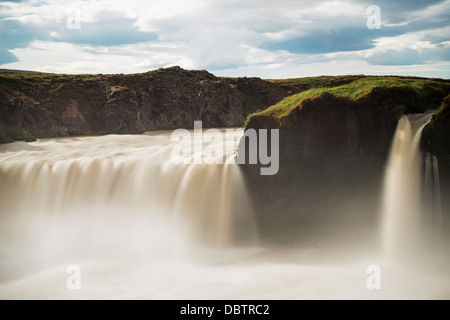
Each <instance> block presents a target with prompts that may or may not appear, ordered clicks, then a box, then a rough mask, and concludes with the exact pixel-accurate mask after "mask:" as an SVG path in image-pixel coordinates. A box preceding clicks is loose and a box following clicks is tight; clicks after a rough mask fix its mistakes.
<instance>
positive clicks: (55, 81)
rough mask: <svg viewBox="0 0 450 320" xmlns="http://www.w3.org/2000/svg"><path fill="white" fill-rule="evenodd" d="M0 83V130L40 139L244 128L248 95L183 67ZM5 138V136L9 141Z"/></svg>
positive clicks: (220, 80) (215, 79)
mask: <svg viewBox="0 0 450 320" xmlns="http://www.w3.org/2000/svg"><path fill="white" fill-rule="evenodd" d="M37 79H38V80H37V82H38V85H36V84H35V83H34V82H33V81H36V80H35V79H28V80H23V81H22V80H9V79H1V80H2V81H0V102H1V108H0V116H1V117H0V128H3V130H2V134H0V136H2V137H3V138H1V139H2V141H3V142H5V140H7V137H6V136H7V135H6V130H8V128H17V129H18V130H21V131H23V132H27V134H30V135H35V136H36V137H52V136H58V135H64V134H70V135H78V134H107V133H142V132H144V131H150V130H158V129H175V128H193V125H194V121H196V120H202V121H203V127H204V128H208V127H233V126H242V125H243V124H244V115H243V109H242V108H243V102H244V95H243V94H242V93H241V92H240V91H239V90H238V89H237V86H236V85H234V84H232V83H230V82H227V81H225V80H223V79H220V78H217V77H215V76H214V75H212V74H210V73H208V72H206V71H187V70H184V69H181V68H179V67H173V68H167V69H159V70H155V71H151V72H147V73H142V74H132V75H92V76H69V75H65V76H64V75H63V76H58V75H54V76H51V77H50V80H49V79H47V78H42V81H40V80H41V79H39V77H38V78H37ZM5 137H6V138H5Z"/></svg>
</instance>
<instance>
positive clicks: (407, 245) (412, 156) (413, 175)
mask: <svg viewBox="0 0 450 320" xmlns="http://www.w3.org/2000/svg"><path fill="white" fill-rule="evenodd" d="M431 117H432V114H430V113H427V114H414V115H407V116H403V117H402V118H401V119H400V121H399V123H398V125H397V130H396V132H395V135H394V140H393V143H392V147H391V151H390V155H389V160H388V165H387V168H386V172H385V180H384V187H383V193H382V241H383V243H382V244H383V245H382V249H383V254H384V256H385V257H386V258H388V259H390V260H402V259H404V258H412V257H414V256H418V253H420V252H423V250H426V248H427V247H428V246H429V245H432V242H430V238H431V237H430V234H435V235H437V234H439V232H437V230H438V229H439V228H440V193H439V172H438V164H437V159H436V157H435V156H432V155H430V154H427V155H426V156H425V159H424V160H422V158H423V156H422V153H421V152H420V150H419V147H420V140H421V136H422V131H423V128H424V127H425V126H426V125H427V124H428V122H429V121H430V120H431Z"/></svg>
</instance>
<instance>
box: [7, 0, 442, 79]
mask: <svg viewBox="0 0 450 320" xmlns="http://www.w3.org/2000/svg"><path fill="white" fill-rule="evenodd" d="M371 5H375V6H377V7H378V8H379V9H380V16H379V19H378V16H377V12H376V10H372V9H373V7H369V6H371ZM368 9H369V10H368ZM377 21H380V22H381V24H380V26H379V28H374V27H377V25H376V23H377ZM174 65H179V66H181V67H183V68H186V69H206V70H208V71H210V72H212V73H214V74H216V75H219V76H259V77H263V78H287V77H302V76H316V75H325V74H329V75H335V74H361V73H365V74H400V75H418V76H428V77H442V78H450V0H395V1H394V0H373V1H365V0H342V1H334V0H330V1H328V0H324V1H320V0H319V1H303V0H276V1H272V0H244V1H243V0H239V1H238V0H214V1H213V0H183V1H181V0H163V1H162V0H158V1H153V0H85V1H61V0H42V1H41V0H30V1H0V68H8V69H21V70H37V71H45V72H57V73H134V72H145V71H148V70H153V69H157V68H160V67H168V66H174Z"/></svg>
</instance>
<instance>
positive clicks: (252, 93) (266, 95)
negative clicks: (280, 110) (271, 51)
mask: <svg viewBox="0 0 450 320" xmlns="http://www.w3.org/2000/svg"><path fill="white" fill-rule="evenodd" d="M225 80H226V81H227V82H229V83H231V84H233V85H234V86H236V87H237V88H238V90H239V91H240V92H241V93H242V94H243V95H244V101H243V111H244V116H245V117H247V116H248V115H250V114H251V113H254V112H257V111H261V110H264V109H265V108H267V107H268V106H271V105H274V104H275V103H277V102H279V101H281V100H282V99H283V98H286V97H287V96H289V95H291V94H292V92H291V91H288V90H285V89H283V88H282V87H281V86H280V85H277V84H274V83H272V82H270V81H266V80H262V79H260V78H247V77H244V78H236V79H234V78H227V79H225Z"/></svg>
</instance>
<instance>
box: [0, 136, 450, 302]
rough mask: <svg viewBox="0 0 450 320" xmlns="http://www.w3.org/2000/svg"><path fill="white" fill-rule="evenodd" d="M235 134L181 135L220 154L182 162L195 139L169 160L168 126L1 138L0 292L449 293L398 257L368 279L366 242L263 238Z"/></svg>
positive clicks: (6, 295) (442, 282) (36, 295)
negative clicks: (335, 244) (355, 247)
mask: <svg viewBox="0 0 450 320" xmlns="http://www.w3.org/2000/svg"><path fill="white" fill-rule="evenodd" d="M222 132H223V131H222ZM205 134H206V133H205ZM241 135H242V130H236V131H235V133H234V134H232V135H228V136H227V138H226V139H224V141H226V142H227V143H225V144H224V145H223V144H220V143H221V141H218V140H216V139H212V138H208V134H206V135H204V137H206V139H202V140H201V141H200V142H199V140H198V137H195V135H193V141H192V144H191V142H187V143H189V145H197V146H198V143H201V144H202V146H203V147H204V148H203V150H208V152H209V154H210V155H212V154H213V155H214V157H215V158H216V159H217V158H222V159H223V160H224V161H223V162H224V163H223V164H217V163H212V162H211V161H210V162H209V163H210V164H206V163H203V164H190V163H189V162H192V161H189V160H192V159H198V156H199V155H198V154H196V152H198V150H196V149H195V148H194V149H193V151H192V152H191V153H186V154H183V157H184V159H185V160H187V161H186V162H188V163H187V164H175V163H174V162H173V161H172V160H173V159H172V157H173V151H174V148H175V147H176V146H177V145H178V144H177V143H176V142H174V141H172V140H171V132H166V131H158V132H152V133H149V134H144V135H120V136H118V135H109V136H102V137H80V138H61V139H47V140H38V141H36V142H31V143H26V142H15V143H11V144H6V145H1V146H0V299H11V298H12V299H15V298H33V299H54V298H57V299H129V298H137V299H317V298H320V299H327V298H334V299H336V298H338V299H346V298H357V299H364V298H368V299H372V298H373V299H378V298H424V297H425V298H430V297H431V298H435V297H437V298H442V297H444V298H445V297H447V298H448V297H449V296H448V288H449V287H450V281H449V280H448V277H446V276H442V275H441V274H434V273H432V274H424V273H423V272H422V271H417V270H414V269H410V268H404V267H397V266H392V267H389V268H382V271H383V274H382V289H381V290H369V289H368V287H367V286H366V280H367V278H368V276H369V275H368V274H367V272H366V270H367V267H368V266H369V265H372V264H378V263H380V259H379V258H378V257H377V256H375V255H374V254H373V253H370V252H361V253H360V254H359V255H358V257H359V258H357V259H346V258H345V257H336V255H331V258H324V257H323V255H318V254H317V253H316V249H317V248H316V247H315V246H313V245H310V244H309V243H306V244H298V243H297V244H295V245H286V246H281V245H276V246H275V245H270V244H268V243H266V242H265V241H264V239H262V238H261V235H259V234H258V228H257V213H256V212H253V209H252V205H251V202H250V200H249V196H248V192H247V189H246V186H245V183H244V180H243V176H242V173H241V171H240V168H239V166H238V165H236V164H235V163H234V158H235V150H236V146H237V142H238V140H239V138H240V137H241ZM196 139H197V140H196ZM222 146H224V147H223V149H222ZM211 150H216V152H215V153H211V152H210V151H211ZM220 150H222V151H220ZM208 152H207V153H208ZM194 162H195V161H194ZM219 162H220V161H219ZM274 219H277V213H274ZM343 251H345V250H341V252H343ZM71 266H76V267H78V268H79V270H80V272H81V273H80V274H79V275H80V277H81V278H80V279H79V280H80V281H79V283H80V285H81V287H80V289H74V288H73V287H70V286H68V285H67V284H68V280H69V279H70V278H71V276H72V273H71V270H73V269H71ZM68 272H69V273H68ZM411 279H415V281H413V282H411Z"/></svg>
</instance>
